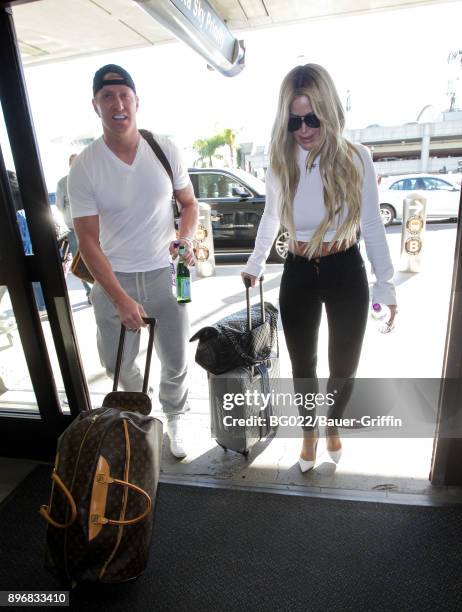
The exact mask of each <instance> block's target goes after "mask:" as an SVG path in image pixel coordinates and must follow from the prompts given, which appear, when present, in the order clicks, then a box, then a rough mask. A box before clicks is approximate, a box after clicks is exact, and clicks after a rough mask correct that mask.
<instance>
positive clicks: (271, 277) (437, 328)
mask: <svg viewBox="0 0 462 612" xmlns="http://www.w3.org/2000/svg"><path fill="white" fill-rule="evenodd" d="M455 237H456V227H455V225H454V224H437V225H435V224H431V225H429V226H428V228H427V232H426V236H425V243H424V252H423V263H422V271H421V272H420V273H419V274H404V273H401V272H399V271H397V272H396V274H395V282H396V285H397V294H398V302H399V316H398V319H397V327H396V329H395V331H393V333H391V334H387V335H383V334H380V333H379V332H378V331H377V329H376V327H375V323H374V322H373V321H372V320H370V321H369V322H368V327H367V330H366V336H365V340H364V346H363V352H362V358H361V362H360V365H359V369H358V377H360V378H361V377H362V378H387V377H388V378H392V377H398V378H439V377H440V375H441V369H442V363H443V353H444V344H445V337H446V325H447V314H448V306H449V295H450V285H451V278H452V265H453V254H454V245H455ZM388 240H389V245H390V250H391V253H392V257H393V261H394V264H395V270H399V252H400V243H401V226H395V227H392V228H390V229H389V230H388ZM362 253H363V257H365V249H364V245H362ZM244 261H245V257H239V256H226V257H223V256H219V257H218V258H217V264H218V265H217V273H216V276H214V277H210V278H203V279H195V280H194V282H193V286H192V296H193V300H192V303H191V304H190V306H189V313H190V320H191V335H192V334H193V333H194V332H195V331H197V330H198V329H200V328H201V327H203V326H205V325H208V324H211V323H213V322H215V321H216V320H217V319H219V318H222V317H224V316H226V315H227V314H230V313H232V312H235V311H237V310H240V309H242V308H244V307H245V293H244V291H243V286H242V282H241V279H240V276H239V272H240V270H241V269H242V267H243V263H244ZM367 268H368V269H369V268H370V266H369V265H367ZM281 273H282V265H276V264H269V265H268V266H267V270H266V274H265V284H264V287H265V299H266V300H267V301H270V302H272V303H273V304H275V305H276V306H277V302H278V292H279V283H280V277H281ZM69 289H70V294H71V300H72V303H73V304H74V320H75V324H76V328H77V333H78V336H79V342H80V347H81V352H82V357H83V360H84V364H85V371H86V373H87V377H88V381H89V386H90V390H91V394H92V400H93V403H94V405H95V406H97V405H99V404H100V402H101V400H102V397H103V396H104V394H105V393H106V392H107V391H108V390H109V388H110V383H109V381H108V380H107V379H106V377H105V375H104V371H103V370H102V368H101V366H100V365H99V360H98V357H97V353H96V344H95V333H96V330H95V323H94V318H93V313H92V309H91V308H87V307H86V305H85V294H84V292H83V289H80V287H79V284H78V282H77V281H76V280H75V279H72V278H69ZM252 300H253V301H257V300H258V291H257V290H254V291H253V298H252ZM144 336H145V338H144V340H143V341H142V347H144V348H145V346H146V336H147V334H145V335H144ZM279 341H280V365H281V377H282V378H290V377H291V368H290V362H289V358H288V354H287V348H286V346H285V342H284V336H283V333H282V329H281V327H280V323H279ZM195 349H196V343H194V344H191V345H190V346H189V362H190V364H191V366H190V395H189V403H190V406H191V411H190V412H189V413H188V415H187V417H186V421H187V426H188V431H189V432H190V433H189V436H188V442H189V450H190V452H189V454H188V457H187V458H186V459H184V460H182V461H178V460H176V459H175V458H174V457H172V456H171V454H170V453H169V452H168V450H167V449H165V452H164V457H163V464H162V476H163V477H164V478H169V477H175V478H178V477H180V478H185V479H187V481H190V480H193V481H197V480H202V481H204V480H205V481H207V482H209V483H213V482H214V481H215V480H219V481H223V480H226V481H227V482H231V483H233V484H242V483H246V485H247V486H248V485H256V484H259V485H261V484H262V483H264V484H266V485H269V486H271V485H273V484H274V485H284V486H286V487H295V488H296V489H297V488H300V487H310V491H321V490H322V491H323V493H325V492H326V491H336V492H337V493H338V491H339V490H340V489H341V490H342V491H349V492H350V494H352V495H354V494H355V493H358V492H360V491H361V492H362V494H364V492H365V491H367V492H370V493H371V494H372V493H373V494H374V495H377V494H378V495H381V496H384V497H388V498H390V499H391V497H392V496H393V495H394V494H396V493H420V494H429V493H430V492H431V493H432V496H435V495H437V491H435V490H434V489H433V488H431V487H430V485H429V482H428V474H429V469H430V460H431V452H432V444H433V440H432V439H411V440H409V439H390V438H388V439H386V438H385V439H379V440H378V439H360V440H358V439H351V438H350V439H344V443H343V447H344V451H343V456H342V459H341V461H340V463H339V465H338V466H335V464H333V463H332V462H331V460H330V459H329V458H328V456H327V454H326V453H325V452H324V448H325V445H324V444H323V441H322V440H321V441H320V444H319V447H318V463H317V465H316V467H315V469H314V470H313V471H311V472H309V473H307V474H305V475H302V473H301V472H300V470H299V467H298V464H297V458H298V454H299V447H300V444H301V441H300V440H298V439H284V438H278V437H277V438H276V439H274V440H272V441H271V442H270V443H263V444H260V445H258V446H257V447H255V449H254V451H253V452H252V453H251V455H250V456H249V458H248V459H247V460H246V459H245V458H244V457H242V456H241V455H238V454H236V453H233V452H227V453H225V452H224V451H223V450H222V449H221V448H219V447H217V446H216V444H215V441H214V440H212V439H211V438H210V431H209V402H208V386H207V377H206V373H205V371H204V370H203V369H202V368H200V367H199V366H198V365H197V364H196V363H195V362H194V354H195ZM151 372H152V383H153V384H154V387H155V395H154V398H155V397H156V395H157V379H158V372H159V363H158V361H157V359H156V358H154V359H153V364H152V370H151ZM318 375H319V377H320V378H327V376H328V367H327V324H326V320H325V317H323V321H322V324H321V330H320V337H319V367H318ZM154 413H155V414H156V415H157V416H160V417H162V415H161V413H160V412H159V411H158V410H157V409H156V402H155V401H154ZM165 439H166V436H164V442H165ZM165 443H166V444H168V442H165ZM378 491H380V493H377V492H378Z"/></svg>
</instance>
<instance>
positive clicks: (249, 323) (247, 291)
mask: <svg viewBox="0 0 462 612" xmlns="http://www.w3.org/2000/svg"><path fill="white" fill-rule="evenodd" d="M259 281H260V313H261V322H262V323H264V322H265V303H264V301H263V276H260V278H259ZM244 285H245V299H246V302H247V326H248V328H249V331H251V330H252V313H251V311H250V278H249V277H248V276H244Z"/></svg>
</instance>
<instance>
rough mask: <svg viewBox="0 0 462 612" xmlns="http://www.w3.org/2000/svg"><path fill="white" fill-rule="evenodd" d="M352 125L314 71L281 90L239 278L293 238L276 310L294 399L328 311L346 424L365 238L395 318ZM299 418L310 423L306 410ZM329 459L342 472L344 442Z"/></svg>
mask: <svg viewBox="0 0 462 612" xmlns="http://www.w3.org/2000/svg"><path fill="white" fill-rule="evenodd" d="M344 126H345V116H344V112H343V109H342V105H341V102H340V99H339V97H338V94H337V91H336V89H335V85H334V83H333V81H332V78H331V77H330V75H329V74H328V72H327V71H326V70H325V69H324V68H322V67H321V66H319V65H317V64H306V65H305V66H298V67H296V68H294V69H293V70H291V71H290V72H289V74H288V75H287V76H286V77H285V79H284V80H283V82H282V86H281V91H280V95H279V103H278V109H277V114H276V120H275V122H274V126H273V131H272V135H271V147H270V167H269V169H268V172H267V176H266V189H267V195H266V206H265V211H264V214H263V217H262V220H261V223H260V227H259V229H258V235H257V239H256V243H255V248H254V251H253V253H252V255H251V256H250V258H249V260H248V262H247V265H246V267H245V269H244V271H243V272H242V276H244V277H248V278H250V281H251V284H252V285H255V283H256V280H257V278H258V277H259V276H261V274H262V273H263V268H264V262H265V261H266V258H267V257H268V254H269V252H270V249H271V246H272V244H273V241H274V239H275V237H276V234H277V232H278V230H279V227H280V225H282V226H283V227H285V228H286V229H287V230H288V232H289V236H290V240H289V253H288V256H287V259H286V262H285V264H284V272H283V275H282V279H281V287H280V294H279V303H280V311H281V320H282V325H283V329H284V335H285V339H286V343H287V348H288V351H289V356H290V360H291V363H292V373H293V377H294V390H295V392H296V393H303V394H306V393H313V392H315V393H316V392H317V389H318V386H317V385H318V383H317V378H316V362H317V340H318V331H319V324H320V321H321V311H322V304H323V303H324V306H325V309H326V314H327V321H328V328H329V347H328V348H329V370H330V377H329V381H328V385H327V392H329V393H335V397H336V401H335V405H334V407H333V410H331V413H330V414H329V416H333V417H336V418H339V417H340V416H341V415H342V413H343V410H344V408H345V406H346V404H347V402H348V399H349V397H350V396H351V393H352V390H353V379H354V376H355V373H356V369H357V366H358V362H359V357H360V353H361V346H362V341H363V337H364V332H365V328H366V323H367V315H368V311H369V288H368V283H367V276H366V271H365V267H364V262H363V260H362V257H361V255H360V252H359V248H358V236H359V230H361V232H362V236H363V238H364V242H365V245H366V251H367V256H368V258H369V260H370V262H371V263H372V266H373V269H374V272H375V276H376V280H377V282H376V283H375V285H374V288H373V294H372V300H373V302H374V303H375V302H378V303H383V304H387V305H388V306H389V308H390V313H391V314H390V319H389V321H388V324H389V325H390V326H391V325H392V324H393V320H394V318H395V315H396V297H395V289H394V286H393V284H392V282H391V279H392V277H393V266H392V263H391V259H390V254H389V251H388V246H387V242H386V237H385V230H384V227H383V223H382V220H381V218H380V209H379V200H378V191H377V178H376V174H375V171H374V166H373V164H372V159H371V156H370V154H369V151H368V150H367V149H366V148H365V147H364V146H362V145H353V144H352V143H351V142H349V141H348V140H347V139H346V138H344V136H343V135H342V132H343V129H344ZM300 413H301V414H303V415H307V414H308V413H307V412H306V410H305V409H304V408H301V409H300ZM303 429H304V436H303V446H302V450H301V454H300V459H299V465H300V468H301V470H302V472H306V471H308V470H310V469H312V468H313V467H314V465H315V461H316V446H317V440H318V430H317V428H315V427H314V426H312V425H311V426H308V425H307V426H304V428H303ZM326 437H327V439H326V444H327V451H328V452H329V455H330V456H331V458H332V459H333V460H334V461H335V462H338V460H339V459H340V454H341V440H340V438H339V436H338V430H337V428H336V427H327V428H326Z"/></svg>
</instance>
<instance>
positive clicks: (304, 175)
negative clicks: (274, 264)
mask: <svg viewBox="0 0 462 612" xmlns="http://www.w3.org/2000/svg"><path fill="white" fill-rule="evenodd" d="M356 147H357V148H358V150H359V152H360V155H361V158H362V160H363V163H364V177H363V185H362V206H361V216H360V227H361V234H362V237H363V239H364V243H365V245H366V253H367V257H368V259H369V261H370V262H371V264H372V267H373V271H374V274H375V277H376V283H375V284H374V286H373V291H372V301H373V303H375V302H378V303H382V304H396V294H395V287H394V285H393V283H392V278H393V265H392V263H391V258H390V252H389V250H388V244H387V241H386V235H385V228H384V226H383V222H382V219H381V217H380V207H379V194H378V188H377V177H376V174H375V169H374V165H373V163H372V159H371V156H370V153H369V150H368V149H367V148H366V147H364V146H363V145H356ZM297 149H298V164H299V167H300V181H299V183H298V187H297V191H296V193H295V198H294V225H295V231H296V240H298V241H302V242H309V241H310V239H311V237H312V236H313V235H314V233H315V231H316V228H317V227H318V226H319V224H320V223H321V221H322V220H323V219H324V216H325V213H326V210H325V207H324V195H323V185H322V179H321V173H320V171H319V163H318V161H319V160H318V159H317V160H315V162H314V165H313V168H312V170H311V171H307V170H306V165H305V164H306V157H307V155H308V152H307V151H305V150H304V149H302V148H301V147H300V146H299V145H297ZM357 164H358V166H359V167H360V169H362V165H361V162H360V161H359V159H358V160H357ZM279 190H280V182H279V179H278V178H277V177H275V176H274V175H273V173H272V171H271V169H269V170H268V172H267V175H266V204H265V210H264V213H263V216H262V219H261V221H260V225H259V228H258V232H257V238H256V241H255V248H254V250H253V253H252V254H251V256H250V257H249V259H248V261H247V265H246V267H245V268H244V272H247V273H248V274H252V275H253V276H257V277H259V276H261V275H262V274H263V271H264V267H265V262H266V259H267V257H268V255H269V252H270V250H271V247H272V245H273V242H274V239H275V238H276V235H277V232H278V230H279V227H280V223H281V219H280V210H279ZM342 221H343V218H342V219H340V223H341V222H342ZM336 227H338V225H337V223H336V222H334V223H333V224H332V225H331V227H329V229H328V231H327V232H326V234H325V235H324V239H323V240H324V242H330V241H331V240H332V238H333V237H334V235H335V231H336Z"/></svg>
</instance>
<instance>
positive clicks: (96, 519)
mask: <svg viewBox="0 0 462 612" xmlns="http://www.w3.org/2000/svg"><path fill="white" fill-rule="evenodd" d="M96 480H97V482H99V483H100V484H115V485H120V486H122V487H128V488H130V489H132V490H133V491H136V492H137V493H140V495H143V497H144V498H145V500H146V509H145V511H144V512H143V513H142V514H140V515H139V516H136V517H135V518H132V519H127V520H125V521H118V520H116V519H108V518H106V517H105V516H100V515H97V514H96V515H94V516H92V517H91V522H92V523H93V524H96V525H135V524H136V523H139V522H140V521H142V520H143V519H145V518H146V517H147V515H148V514H149V513H150V512H151V508H152V501H151V497H150V496H149V494H148V493H147V492H146V491H145V490H144V489H142V488H141V487H138V486H137V485H134V484H132V483H131V482H128V481H127V480H119V479H118V478H112V476H108V475H107V474H104V473H101V474H97V475H96Z"/></svg>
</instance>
